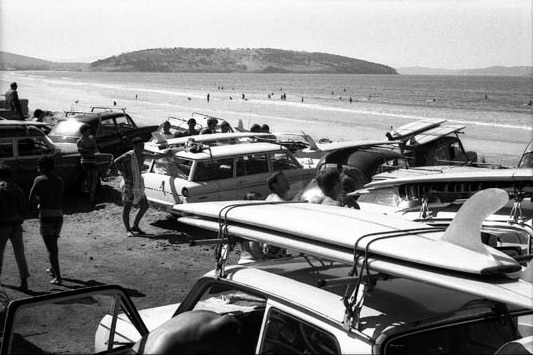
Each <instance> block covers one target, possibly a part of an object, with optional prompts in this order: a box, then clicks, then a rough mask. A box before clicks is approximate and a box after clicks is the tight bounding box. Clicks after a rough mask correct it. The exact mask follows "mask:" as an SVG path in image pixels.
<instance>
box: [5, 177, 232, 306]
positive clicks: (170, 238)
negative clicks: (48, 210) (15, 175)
mask: <svg viewBox="0 0 533 355" xmlns="http://www.w3.org/2000/svg"><path fill="white" fill-rule="evenodd" d="M120 179H121V178H120V177H112V178H111V179H110V180H109V181H106V182H104V183H103V185H102V187H101V189H100V191H99V192H98V193H97V204H96V206H92V205H90V204H89V203H88V202H86V200H85V199H80V198H79V196H75V195H68V196H66V198H65V219H64V225H63V231H62V235H61V238H60V240H59V260H60V265H61V269H62V274H63V285H62V286H56V285H51V284H49V280H50V277H49V276H48V274H47V273H46V268H47V267H48V256H47V253H46V248H45V246H44V243H43V241H42V238H41V236H40V235H39V220H38V216H37V212H36V210H35V209H33V210H32V211H31V213H30V215H29V217H28V219H27V220H26V221H25V222H24V225H23V228H24V243H25V252H26V259H27V261H28V267H29V270H30V278H29V279H28V283H29V290H28V291H27V292H21V291H20V290H19V289H18V285H19V277H18V270H17V266H16V263H15V259H14V257H13V250H12V247H11V244H10V243H8V246H7V247H6V251H5V254H4V264H3V269H2V275H1V289H0V290H1V291H2V292H4V293H5V294H6V295H7V296H8V298H9V299H10V300H13V299H20V298H25V297H31V296H37V295H43V294H47V293H52V292H59V291H66V290H72V289H78V288H83V287H89V286H96V285H105V284H118V285H121V286H123V287H124V288H125V289H126V290H127V291H128V294H129V295H130V296H131V297H132V298H133V301H134V303H135V305H136V307H137V308H139V309H142V308H147V307H154V306H158V305H163V304H168V303H175V302H179V301H181V299H182V297H183V296H184V295H185V294H186V292H187V291H188V290H189V288H190V287H191V285H192V284H193V283H194V281H195V280H196V279H197V278H198V277H199V276H201V275H203V274H204V273H205V272H207V271H209V270H211V269H213V268H214V266H215V259H214V252H213V249H212V248H211V246H195V247H190V246H189V240H190V239H192V238H207V237H209V238H212V237H214V235H209V234H208V233H207V232H199V231H197V230H193V229H191V228H190V227H187V226H183V225H179V224H178V223H177V222H176V221H175V219H173V218H171V217H170V216H169V215H168V214H165V213H162V212H157V211H155V210H152V209H150V210H149V211H148V212H147V214H146V216H145V217H144V219H143V221H142V222H141V227H142V228H143V230H144V231H146V232H147V233H150V234H151V235H148V236H143V237H133V238H126V236H125V231H124V227H123V225H122V217H121V214H122V206H121V205H120V204H121V197H120V190H119V188H118V186H119V183H120ZM237 252H238V251H237Z"/></svg>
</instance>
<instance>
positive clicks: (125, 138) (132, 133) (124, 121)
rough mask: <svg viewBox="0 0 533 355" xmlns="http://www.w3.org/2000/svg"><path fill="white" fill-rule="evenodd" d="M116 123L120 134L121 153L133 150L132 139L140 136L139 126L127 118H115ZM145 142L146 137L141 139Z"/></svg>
mask: <svg viewBox="0 0 533 355" xmlns="http://www.w3.org/2000/svg"><path fill="white" fill-rule="evenodd" d="M115 122H116V124H117V128H118V131H119V134H120V148H119V151H120V152H125V151H128V150H130V149H131V148H132V144H131V139H132V138H134V137H136V136H139V132H138V130H137V126H136V125H135V123H134V122H133V120H132V119H131V118H130V117H129V116H127V115H122V116H117V117H115ZM140 138H142V139H143V140H145V139H144V138H145V137H140Z"/></svg>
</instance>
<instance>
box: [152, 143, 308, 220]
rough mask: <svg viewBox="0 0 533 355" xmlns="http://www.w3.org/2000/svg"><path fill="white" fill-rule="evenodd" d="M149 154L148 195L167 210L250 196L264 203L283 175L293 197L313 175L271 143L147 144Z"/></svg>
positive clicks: (285, 150) (288, 154)
mask: <svg viewBox="0 0 533 355" xmlns="http://www.w3.org/2000/svg"><path fill="white" fill-rule="evenodd" d="M237 135H239V134H238V133H237ZM145 150H146V153H147V155H150V156H152V158H151V159H150V160H148V161H146V162H145V163H146V164H147V165H148V169H147V170H146V171H145V172H144V173H143V177H144V184H145V192H146V196H147V198H148V201H149V203H150V204H151V205H152V206H153V207H155V208H158V209H162V210H167V211H172V206H173V205H174V204H181V203H191V202H202V201H224V200H235V199H242V198H244V197H245V196H246V195H247V194H248V193H254V196H255V198H258V199H264V198H265V197H266V196H267V195H268V194H269V193H270V192H269V189H268V186H267V183H266V179H267V178H268V176H269V175H271V174H272V173H273V172H275V171H278V170H283V172H284V173H285V175H286V176H287V178H288V179H289V182H290V185H291V190H290V191H289V196H292V195H295V194H296V193H297V192H298V191H299V190H300V189H302V188H303V187H304V186H305V185H306V184H307V183H308V182H309V181H310V180H311V179H312V178H313V176H314V171H313V170H311V169H305V168H303V167H302V166H301V165H300V164H299V163H298V161H297V160H296V159H295V158H294V157H293V156H292V154H291V152H290V151H288V150H287V149H286V148H284V147H282V146H280V145H277V144H271V143H262V142H258V143H241V144H229V145H218V146H206V145H203V144H196V143H193V144H192V145H191V146H189V147H188V148H187V149H183V148H182V147H179V148H175V149H174V148H169V149H166V150H163V151H160V150H159V149H158V148H153V147H152V148H151V147H150V146H148V145H147V146H146V147H145Z"/></svg>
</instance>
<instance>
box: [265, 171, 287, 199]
mask: <svg viewBox="0 0 533 355" xmlns="http://www.w3.org/2000/svg"><path fill="white" fill-rule="evenodd" d="M267 185H268V188H269V190H270V194H269V195H268V196H267V198H266V199H265V200H266V201H287V192H288V191H289V190H290V188H291V186H290V182H289V179H288V178H287V176H286V175H285V174H283V171H278V172H276V173H274V174H272V175H270V176H269V177H268V179H267Z"/></svg>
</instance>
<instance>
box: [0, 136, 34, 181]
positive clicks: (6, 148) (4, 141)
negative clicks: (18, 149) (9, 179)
mask: <svg viewBox="0 0 533 355" xmlns="http://www.w3.org/2000/svg"><path fill="white" fill-rule="evenodd" d="M16 144H17V138H15V137H13V138H10V137H2V138H0V165H7V166H9V167H10V169H11V174H12V176H13V181H15V182H17V183H18V184H19V185H22V184H23V182H24V184H26V185H28V184H30V183H31V181H29V178H26V177H25V176H24V175H20V174H19V163H18V160H17V158H16V156H15V146H16Z"/></svg>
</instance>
